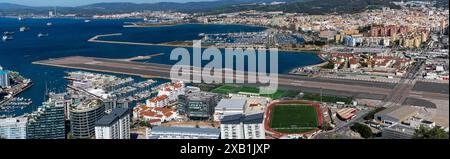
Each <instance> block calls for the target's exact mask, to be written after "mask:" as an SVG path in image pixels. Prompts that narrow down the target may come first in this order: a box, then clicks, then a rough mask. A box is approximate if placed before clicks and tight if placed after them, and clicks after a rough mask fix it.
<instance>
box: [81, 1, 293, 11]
mask: <svg viewBox="0 0 450 159" xmlns="http://www.w3.org/2000/svg"><path fill="white" fill-rule="evenodd" d="M276 1H280V2H291V1H298V0H217V1H203V2H186V3H175V2H159V3H143V4H136V3H96V4H91V5H86V6H80V7H77V8H81V9H98V10H103V11H115V12H129V11H141V10H174V11H196V10H204V9H213V8H218V7H228V6H233V5H240V4H252V3H265V2H276Z"/></svg>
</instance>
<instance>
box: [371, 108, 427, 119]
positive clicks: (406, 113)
mask: <svg viewBox="0 0 450 159" xmlns="http://www.w3.org/2000/svg"><path fill="white" fill-rule="evenodd" d="M417 112H419V109H417V108H415V107H411V106H397V107H390V108H388V109H385V110H383V111H381V112H379V113H377V115H384V116H389V117H392V118H396V119H399V120H404V119H406V118H409V117H411V116H413V115H414V114H415V113H417Z"/></svg>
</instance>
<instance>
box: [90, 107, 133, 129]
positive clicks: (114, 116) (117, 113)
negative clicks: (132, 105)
mask: <svg viewBox="0 0 450 159" xmlns="http://www.w3.org/2000/svg"><path fill="white" fill-rule="evenodd" d="M129 114H130V110H129V109H126V108H118V109H113V110H112V111H111V113H109V114H107V115H105V116H103V117H102V118H101V119H100V120H98V121H97V122H95V126H111V125H112V124H113V123H114V122H116V121H117V120H119V119H120V118H122V117H124V116H125V115H129Z"/></svg>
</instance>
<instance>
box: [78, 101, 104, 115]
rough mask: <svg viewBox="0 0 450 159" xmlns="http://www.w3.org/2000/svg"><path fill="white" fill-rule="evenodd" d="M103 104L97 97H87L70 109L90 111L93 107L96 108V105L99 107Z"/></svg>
mask: <svg viewBox="0 0 450 159" xmlns="http://www.w3.org/2000/svg"><path fill="white" fill-rule="evenodd" d="M102 105H103V102H102V101H101V100H98V99H88V100H85V101H83V102H81V103H79V104H78V105H76V106H73V107H71V111H74V112H84V111H90V110H93V109H96V108H98V107H101V106H102Z"/></svg>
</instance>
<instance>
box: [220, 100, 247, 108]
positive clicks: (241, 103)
mask: <svg viewBox="0 0 450 159" xmlns="http://www.w3.org/2000/svg"><path fill="white" fill-rule="evenodd" d="M246 103H247V100H245V99H222V100H221V101H220V102H219V104H217V107H216V109H244V107H245V104H246Z"/></svg>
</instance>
